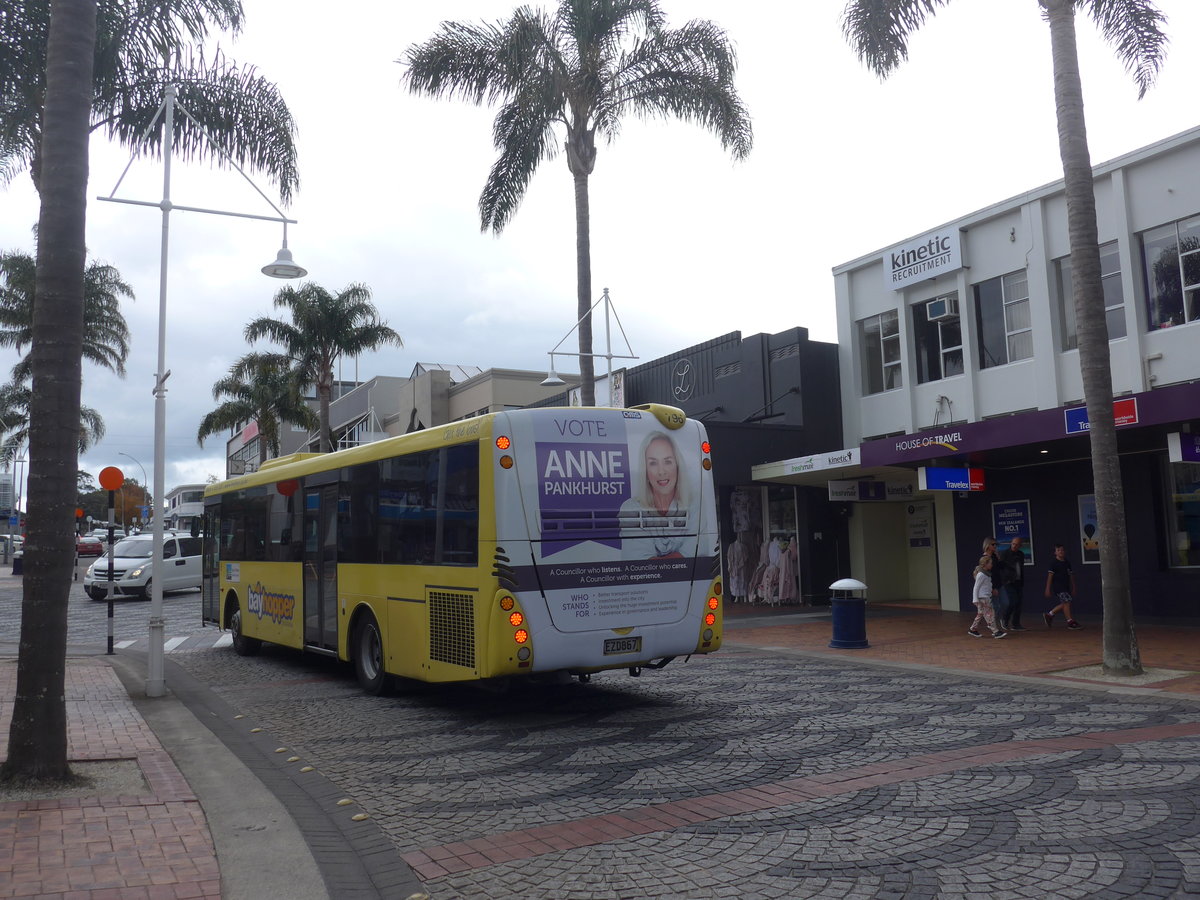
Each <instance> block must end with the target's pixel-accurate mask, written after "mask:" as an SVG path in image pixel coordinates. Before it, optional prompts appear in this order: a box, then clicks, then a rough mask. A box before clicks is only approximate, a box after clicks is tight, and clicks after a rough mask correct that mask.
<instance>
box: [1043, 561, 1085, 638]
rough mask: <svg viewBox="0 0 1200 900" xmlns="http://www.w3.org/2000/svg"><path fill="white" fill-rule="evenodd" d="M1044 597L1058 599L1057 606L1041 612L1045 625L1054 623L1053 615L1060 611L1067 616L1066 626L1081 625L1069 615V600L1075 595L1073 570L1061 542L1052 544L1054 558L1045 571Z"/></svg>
mask: <svg viewBox="0 0 1200 900" xmlns="http://www.w3.org/2000/svg"><path fill="white" fill-rule="evenodd" d="M1046 597H1047V598H1054V599H1056V600H1058V606H1056V607H1054V609H1052V610H1050V612H1046V613H1042V618H1043V619H1045V620H1046V627H1047V628H1049V627H1050V626H1051V625H1053V624H1054V616H1055V615H1056V614H1057V613H1059V612H1060V611H1061V612H1062V614H1063V615H1064V616H1066V617H1067V627H1068V628H1070V629H1072V630H1078V629H1080V628H1082V627H1083V626H1082V625H1080V624H1079V623H1078V622H1076V621H1075V617H1074V616H1072V615H1071V601H1072V600H1073V599H1074V597H1075V572H1074V571H1073V570H1072V569H1071V563H1070V561H1069V560H1068V559H1067V548H1066V547H1064V546H1063V545H1062V544H1055V545H1054V559H1053V561H1052V562H1051V563H1050V571H1049V572H1047V573H1046Z"/></svg>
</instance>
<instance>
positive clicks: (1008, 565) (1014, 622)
mask: <svg viewBox="0 0 1200 900" xmlns="http://www.w3.org/2000/svg"><path fill="white" fill-rule="evenodd" d="M1024 543H1025V540H1024V538H1021V537H1015V538H1013V539H1012V540H1011V541H1009V544H1008V549H1007V550H1005V551H1004V552H1003V553H1001V554H1000V559H1001V561H1002V562H1003V563H1004V569H1005V571H1004V587H1002V588H1001V590H1002V591H1004V593H1005V600H1006V601H1007V602H1006V603H1005V605H1004V622H1003V627H1004V630H1005V631H1024V630H1025V629H1024V628H1022V627H1021V600H1022V597H1023V595H1024V591H1025V551H1024V550H1022V549H1021V547H1022V546H1023V545H1024Z"/></svg>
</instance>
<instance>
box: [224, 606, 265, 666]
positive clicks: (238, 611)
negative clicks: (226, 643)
mask: <svg viewBox="0 0 1200 900" xmlns="http://www.w3.org/2000/svg"><path fill="white" fill-rule="evenodd" d="M229 631H230V633H232V634H233V652H234V653H236V654H237V655H238V656H257V655H258V651H259V650H261V649H262V641H260V640H259V639H258V638H252V637H246V635H244V634H243V633H242V608H241V607H240V606H239V605H238V603H237V601H236V600H235V601H234V603H233V610H232V611H231V612H230V614H229Z"/></svg>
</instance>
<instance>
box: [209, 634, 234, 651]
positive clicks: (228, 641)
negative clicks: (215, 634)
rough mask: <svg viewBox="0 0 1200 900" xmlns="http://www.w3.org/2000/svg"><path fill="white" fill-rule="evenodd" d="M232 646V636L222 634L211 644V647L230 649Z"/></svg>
mask: <svg viewBox="0 0 1200 900" xmlns="http://www.w3.org/2000/svg"><path fill="white" fill-rule="evenodd" d="M231 646H233V635H232V634H223V635H221V636H220V637H219V638H217V639H216V640H215V641H214V642H213V647H214V648H216V647H231Z"/></svg>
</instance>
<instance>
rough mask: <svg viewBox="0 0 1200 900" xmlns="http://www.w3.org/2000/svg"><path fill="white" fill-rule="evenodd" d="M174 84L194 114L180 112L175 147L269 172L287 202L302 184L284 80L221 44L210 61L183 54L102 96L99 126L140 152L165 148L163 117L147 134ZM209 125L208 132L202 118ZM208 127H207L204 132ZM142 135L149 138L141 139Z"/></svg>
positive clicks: (222, 162)
mask: <svg viewBox="0 0 1200 900" xmlns="http://www.w3.org/2000/svg"><path fill="white" fill-rule="evenodd" d="M168 84H174V85H175V86H176V87H177V88H178V100H179V105H180V107H182V108H183V109H184V110H186V111H187V112H188V113H190V114H191V118H189V116H188V115H182V114H176V116H175V119H174V132H175V134H174V145H173V149H174V152H176V153H179V154H180V155H181V156H183V157H184V158H186V159H194V160H207V161H209V162H212V163H214V164H216V165H219V166H222V167H226V166H228V165H229V161H230V160H233V161H234V162H236V163H237V164H238V165H239V166H241V167H243V168H249V169H255V170H258V171H261V172H264V173H265V174H266V176H267V178H268V179H269V180H270V181H272V182H273V183H274V184H275V186H276V188H277V190H278V191H279V195H280V198H281V200H282V202H283V203H284V205H286V204H287V203H289V202H290V201H291V199H292V195H293V193H294V192H295V190H296V188H297V186H298V185H299V176H298V174H297V169H296V145H295V135H296V130H297V129H296V123H295V121H294V119H293V118H292V114H291V112H290V110H289V109H288V107H287V104H286V103H285V102H284V100H283V97H282V96H281V95H280V93H279V89H278V87H277V86H276V85H275V84H274V83H273V82H270V81H268V80H267V79H265V78H263V77H262V76H260V75H259V74H258V72H257V70H256V69H255V68H254V67H253V66H244V67H242V66H239V65H238V64H237V63H235V62H233V61H231V60H228V59H227V58H226V57H225V56H224V54H223V53H222V52H221V51H220V50H219V49H218V50H217V51H216V52H215V54H214V57H213V59H212V61H211V62H209V61H207V60H206V59H205V57H204V55H203V53H195V54H191V53H189V54H184V55H183V56H181V57H179V58H177V59H176V62H175V65H173V66H172V67H171V68H169V69H163V68H162V67H161V66H160V67H157V68H154V69H147V70H144V71H142V72H140V73H137V74H136V75H133V73H131V77H130V78H128V79H125V80H123V81H121V82H119V83H114V84H113V85H112V89H111V91H110V92H109V93H107V94H104V95H98V96H97V98H96V119H95V122H94V125H93V127H96V128H103V129H104V130H105V131H106V133H107V134H108V135H109V136H110V137H112V138H114V139H116V140H117V141H119V142H120V143H121V144H123V145H124V146H126V147H129V148H130V149H132V150H133V151H134V152H135V153H141V152H148V153H153V154H155V155H161V153H162V140H163V127H162V122H161V121H159V122H158V123H156V125H155V127H154V128H153V129H152V130H151V131H150V132H149V134H147V131H146V130H147V128H149V127H150V123H151V122H152V121H153V120H154V117H155V115H156V114H157V112H158V109H159V107H160V105H161V104H162V99H163V96H164V91H165V90H166V86H167V85H168ZM193 118H194V119H195V120H196V121H198V122H200V123H202V124H203V131H202V130H201V129H200V128H198V127H197V125H196V121H193ZM205 132H207V134H205ZM143 136H145V137H144V140H145V142H146V143H145V145H143V144H142V141H143Z"/></svg>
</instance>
